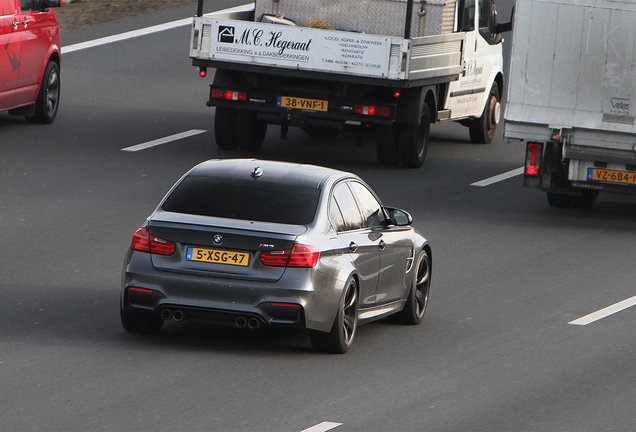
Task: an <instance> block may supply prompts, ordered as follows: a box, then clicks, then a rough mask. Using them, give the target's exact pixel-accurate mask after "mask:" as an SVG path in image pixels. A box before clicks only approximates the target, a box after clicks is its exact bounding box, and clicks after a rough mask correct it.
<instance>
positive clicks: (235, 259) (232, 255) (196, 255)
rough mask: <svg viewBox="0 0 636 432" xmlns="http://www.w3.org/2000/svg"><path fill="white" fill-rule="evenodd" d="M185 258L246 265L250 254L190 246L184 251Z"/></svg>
mask: <svg viewBox="0 0 636 432" xmlns="http://www.w3.org/2000/svg"><path fill="white" fill-rule="evenodd" d="M186 260H188V261H201V262H209V263H216V264H228V265H236V266H244V267H246V266H247V265H249V263H250V254H248V253H244V252H232V251H225V250H217V249H202V248H195V247H190V248H188V250H187V252H186Z"/></svg>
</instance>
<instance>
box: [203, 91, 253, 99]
mask: <svg viewBox="0 0 636 432" xmlns="http://www.w3.org/2000/svg"><path fill="white" fill-rule="evenodd" d="M210 97H211V98H212V99H226V100H238V101H244V100H247V93H245V92H239V91H233V90H220V89H212V90H211V91H210Z"/></svg>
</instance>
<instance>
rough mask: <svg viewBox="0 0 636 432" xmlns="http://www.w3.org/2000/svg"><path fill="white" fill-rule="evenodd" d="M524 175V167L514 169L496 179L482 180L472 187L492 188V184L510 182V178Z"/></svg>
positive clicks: (497, 176) (472, 184) (495, 177)
mask: <svg viewBox="0 0 636 432" xmlns="http://www.w3.org/2000/svg"><path fill="white" fill-rule="evenodd" d="M521 174H523V167H520V168H517V169H513V170H511V171H508V172H505V173H503V174H499V175H496V176H494V177H489V178H487V179H484V180H480V181H478V182H475V183H471V186H477V187H484V186H490V185H491V184H494V183H498V182H500V181H504V180H508V179H509V178H512V177H516V176H518V175H521Z"/></svg>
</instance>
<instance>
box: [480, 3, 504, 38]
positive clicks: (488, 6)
mask: <svg viewBox="0 0 636 432" xmlns="http://www.w3.org/2000/svg"><path fill="white" fill-rule="evenodd" d="M496 15H497V12H496V10H495V4H494V3H493V1H492V0H479V34H480V35H481V36H482V37H483V38H484V39H485V40H486V42H488V43H489V44H490V45H496V44H498V43H499V42H501V36H500V35H498V34H496V33H491V30H490V28H491V26H492V25H495V24H497V18H496Z"/></svg>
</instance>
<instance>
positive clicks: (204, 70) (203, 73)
mask: <svg viewBox="0 0 636 432" xmlns="http://www.w3.org/2000/svg"><path fill="white" fill-rule="evenodd" d="M207 74H208V68H206V67H205V66H201V67H200V68H199V76H200V77H201V78H205V76H206V75H207Z"/></svg>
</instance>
